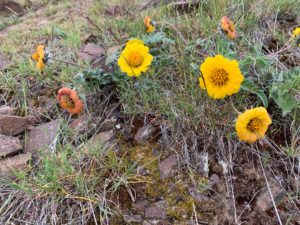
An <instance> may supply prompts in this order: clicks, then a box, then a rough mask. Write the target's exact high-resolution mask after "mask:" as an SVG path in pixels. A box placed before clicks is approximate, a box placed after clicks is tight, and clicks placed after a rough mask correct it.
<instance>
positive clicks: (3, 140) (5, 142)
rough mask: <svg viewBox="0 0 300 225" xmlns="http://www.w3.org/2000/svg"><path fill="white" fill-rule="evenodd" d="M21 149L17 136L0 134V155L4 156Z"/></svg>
mask: <svg viewBox="0 0 300 225" xmlns="http://www.w3.org/2000/svg"><path fill="white" fill-rule="evenodd" d="M21 150H22V146H21V143H20V140H19V138H17V137H11V136H5V135H1V134H0V157H6V156H8V155H11V154H15V153H18V152H19V151H21Z"/></svg>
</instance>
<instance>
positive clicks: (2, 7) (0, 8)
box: [0, 0, 24, 16]
mask: <svg viewBox="0 0 300 225" xmlns="http://www.w3.org/2000/svg"><path fill="white" fill-rule="evenodd" d="M14 14H17V15H23V14H24V9H23V7H22V5H21V4H20V3H18V2H17V1H14V0H1V1H0V15H6V16H8V15H14Z"/></svg>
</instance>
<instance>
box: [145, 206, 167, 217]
mask: <svg viewBox="0 0 300 225" xmlns="http://www.w3.org/2000/svg"><path fill="white" fill-rule="evenodd" d="M166 217H167V214H166V212H165V210H164V209H163V208H160V207H149V208H146V209H145V218H147V219H165V218H166Z"/></svg>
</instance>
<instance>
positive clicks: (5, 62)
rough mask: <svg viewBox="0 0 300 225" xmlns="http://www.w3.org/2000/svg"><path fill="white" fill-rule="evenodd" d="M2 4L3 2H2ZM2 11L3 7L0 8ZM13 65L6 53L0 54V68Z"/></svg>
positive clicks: (3, 68) (4, 68)
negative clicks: (5, 55)
mask: <svg viewBox="0 0 300 225" xmlns="http://www.w3.org/2000/svg"><path fill="white" fill-rule="evenodd" d="M0 4H1V3H0ZM0 11H1V9H0ZM11 65H12V62H11V61H9V60H8V59H6V58H5V57H4V55H2V54H0V70H6V69H8V68H9V67H10V66H11Z"/></svg>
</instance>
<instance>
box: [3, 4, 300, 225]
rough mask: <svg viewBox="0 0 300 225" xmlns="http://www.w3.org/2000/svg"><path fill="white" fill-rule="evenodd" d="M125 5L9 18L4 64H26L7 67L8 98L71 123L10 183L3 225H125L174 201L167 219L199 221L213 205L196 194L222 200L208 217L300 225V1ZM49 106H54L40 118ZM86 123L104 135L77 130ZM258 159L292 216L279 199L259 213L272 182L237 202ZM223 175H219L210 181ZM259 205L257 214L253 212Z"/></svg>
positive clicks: (44, 9) (25, 111)
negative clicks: (110, 142)
mask: <svg viewBox="0 0 300 225" xmlns="http://www.w3.org/2000/svg"><path fill="white" fill-rule="evenodd" d="M114 2H116V3H117V4H116V5H112V3H108V2H106V3H105V4H103V3H102V2H101V3H99V2H97V1H94V0H89V1H87V2H85V4H84V6H82V5H81V4H77V2H74V3H72V2H68V1H61V2H60V1H58V2H49V3H46V2H43V5H41V6H40V7H41V8H40V10H37V11H36V12H30V15H31V16H30V17H29V19H28V21H27V22H26V21H25V22H24V21H22V22H21V20H19V19H14V20H13V21H10V19H8V18H6V20H4V22H3V24H0V30H3V31H6V29H7V28H6V27H8V26H11V27H10V31H9V32H7V33H6V37H5V38H4V39H3V40H1V55H0V56H2V55H3V57H5V58H7V59H8V60H10V61H11V62H12V65H13V66H11V67H8V68H5V70H3V71H1V76H0V94H1V103H3V104H5V105H11V106H15V107H18V112H20V113H19V114H20V115H22V116H31V115H32V114H34V115H38V118H39V122H40V123H45V122H48V121H51V120H56V119H60V120H62V121H64V124H65V129H61V130H60V131H59V132H60V133H59V134H60V135H59V137H60V138H59V140H56V145H55V146H54V148H53V146H52V148H51V149H50V148H49V149H48V148H45V149H43V150H42V151H40V152H39V153H38V154H37V155H35V156H34V158H33V159H32V161H31V168H30V169H29V170H24V171H15V173H14V178H8V177H6V178H5V179H2V180H1V187H0V188H1V191H0V199H1V200H0V202H1V203H2V204H1V205H2V207H1V209H0V223H14V222H15V221H26V222H29V223H38V224H43V223H52V224H90V223H91V224H121V223H122V222H123V221H124V220H123V215H125V214H126V215H131V214H133V213H136V212H137V210H136V209H133V208H134V207H133V203H134V202H135V200H136V199H138V198H141V197H142V198H146V199H147V200H148V202H149V203H148V204H149V205H151V206H154V205H155V203H157V202H159V201H161V202H163V203H164V207H165V208H164V210H165V212H166V214H167V216H166V218H162V221H163V220H164V221H169V222H170V221H171V222H172V223H173V224H177V223H178V224H179V223H182V224H187V223H188V222H191V223H195V224H199V223H198V222H199V221H198V218H201V219H203V218H205V213H202V211H201V210H202V209H203V208H202V207H201V205H202V203H203V202H202V200H201V199H196V197H195V196H193V195H192V194H191V190H193V191H196V192H197V193H201V194H202V195H205V199H207V198H210V197H213V198H219V200H220V201H216V203H215V204H216V207H215V208H218V210H215V211H214V209H209V210H208V211H210V212H211V211H214V213H211V214H212V215H210V217H209V219H207V220H206V221H204V222H203V223H207V224H208V223H212V222H213V221H214V222H216V220H217V222H219V223H220V224H221V223H223V222H224V220H225V219H226V220H227V221H226V223H236V224H240V223H245V221H252V220H253V218H256V219H257V218H259V220H260V219H261V221H255V224H260V223H262V224H263V223H264V221H263V219H266V218H267V219H266V221H268V219H272V222H274V223H277V222H279V223H280V224H282V221H284V222H286V224H288V223H289V221H290V220H293V215H294V214H295V212H296V214H297V213H299V209H298V208H297V204H296V203H295V202H297V201H299V194H298V193H299V187H298V186H299V185H298V183H297V182H296V180H297V179H299V174H297V173H296V172H295V168H296V165H297V163H298V161H299V159H300V155H299V129H300V120H299V109H300V95H299V92H300V76H299V74H300V69H299V66H295V65H297V64H299V63H298V62H299V60H300V55H299V46H300V44H299V40H300V31H299V24H297V20H296V19H293V18H295V17H296V16H297V14H298V13H299V10H300V5H299V4H298V2H297V1H275V0H267V1H259V2H255V3H253V1H249V0H245V1H243V2H238V1H229V0H226V1H223V0H217V1H214V3H213V4H212V2H210V1H199V2H198V3H197V4H194V3H189V4H188V3H181V4H182V5H179V6H178V4H171V5H170V4H167V5H164V4H161V3H156V2H154V1H153V2H152V1H150V2H149V3H148V4H146V5H143V6H140V2H139V1H126V3H124V2H123V1H114ZM73 7H78V8H76V10H74V12H73V11H72V12H66V9H69V8H73ZM29 10H30V9H29ZM226 15H227V16H226ZM278 15H281V17H280V18H281V19H280V18H277V17H278ZM285 17H287V18H289V19H284V18H285ZM66 18H68V19H66ZM282 18H283V19H282ZM25 19H26V18H25ZM279 19H280V20H279ZM1 21H2V20H1ZM15 23H19V24H18V25H17V26H15V27H14V24H15ZM284 24H285V25H284ZM29 28H30V29H29ZM29 30H30V32H29ZM1 32H2V31H1ZM86 43H88V44H91V43H93V46H94V48H96V47H98V48H99V49H100V50H99V49H97V50H98V51H99V52H101V54H100V53H99V54H98V55H97V54H96V55H93V54H94V52H95V51H96V50H95V49H92V50H91V49H90V50H89V51H88V50H86V49H85V48H84V47H85V46H86ZM36 46H37V47H36ZM32 53H33V54H32ZM82 55H84V56H85V57H82ZM47 101H48V102H52V101H54V104H53V105H54V107H51V108H49V109H47V110H44V111H43V110H41V108H46V107H44V105H42V104H41V102H47ZM56 103H58V105H59V106H60V107H57V106H55V104H56ZM46 105H47V104H46ZM48 105H51V103H49V104H48ZM117 106H118V107H117ZM116 108H118V110H116ZM41 111H42V112H41ZM65 111H67V112H68V113H65ZM116 111H117V112H116ZM111 114H114V115H113V116H112V115H111ZM87 117H89V118H93V119H94V120H92V122H91V121H88V123H89V124H91V123H92V126H91V127H88V126H87V125H83V126H86V127H85V130H84V131H82V130H80V131H78V132H77V131H76V132H73V131H72V132H69V130H72V129H76V128H73V127H76V126H73V127H72V125H74V124H73V122H74V121H75V122H76V123H79V122H81V120H82V118H87ZM136 117H139V118H143V119H142V120H143V121H142V120H140V121H139V122H136V123H135V121H134V120H135V118H136ZM78 121H79V122H78ZM84 122H85V121H84ZM84 122H83V124H85V123H84ZM76 123H75V124H76ZM88 123H87V124H88ZM146 125H147V126H148V128H149V127H150V128H153V129H155V130H159V132H158V134H157V132H156V133H155V132H153V133H155V135H156V136H155V137H154V138H152V139H151V138H149V139H151V140H152V141H153V140H155V141H153V142H154V143H150V144H149V143H146V144H145V143H144V142H140V141H138V138H136V136H137V135H138V134H140V135H142V136H143V138H144V139H147V138H148V137H147V135H149V136H151V135H153V134H152V133H151V129H150V128H149V129H146V128H147V127H146V128H145V126H146ZM71 127H72V128H71ZM103 127H105V129H106V128H107V127H108V130H109V131H111V133H113V134H118V135H116V136H117V138H115V141H116V142H117V143H118V146H117V147H115V148H114V147H111V148H108V149H107V148H105V146H102V145H101V144H99V143H98V144H97V145H91V146H90V145H89V144H87V143H86V142H89V138H90V137H92V136H94V135H95V134H96V133H98V132H100V130H101V131H102V129H103ZM141 128H144V129H145V130H142V131H143V132H141V130H140V129H141ZM77 135H78V136H80V138H78V137H77ZM25 136H26V135H25ZM70 136H73V137H71V138H70ZM74 136H76V137H74ZM20 137H22V136H20ZM22 138H23V137H22ZM143 138H142V139H143ZM74 139H76V140H78V141H75V142H74V141H72V140H74ZM149 139H148V140H149ZM25 141H26V140H25ZM146 141H147V140H146ZM146 141H145V142H146ZM157 149H158V150H157ZM173 152H176V153H177V155H178V156H179V162H180V163H179V165H177V168H176V173H175V175H174V176H173V177H169V178H167V179H164V180H162V179H161V177H160V166H161V163H162V160H161V159H162V158H165V156H168V155H170V154H172V153H173ZM202 153H207V154H206V155H207V160H206V161H205V162H203V155H202ZM208 155H209V159H208ZM162 156H163V157H162ZM297 160H298V161H297ZM257 162H259V163H257ZM245 165H246V166H248V165H252V166H253V168H254V169H255V170H259V172H257V174H258V175H257V177H259V174H262V171H263V174H264V179H265V183H266V185H267V187H268V190H269V189H270V185H269V183H270V182H271V181H272V182H271V183H272V184H273V183H276V182H275V181H276V179H278V177H280V179H283V180H284V182H280V188H284V190H285V193H288V194H289V196H291V199H289V203H290V204H289V205H288V206H286V207H284V206H283V208H284V210H280V211H282V212H280V211H279V210H277V207H276V205H274V206H273V208H272V209H273V210H274V213H273V214H274V215H276V217H275V216H271V214H272V213H271V214H268V213H267V214H266V213H261V214H259V212H258V210H257V209H256V207H257V206H256V205H254V203H255V202H256V201H257V198H258V195H259V194H258V193H259V192H260V191H261V190H262V189H261V184H259V185H258V184H254V186H255V188H253V187H249V190H251V191H252V190H255V192H254V193H251V194H252V195H251V196H250V197H249V196H247V198H245V199H244V198H238V197H236V196H239V194H237V195H235V191H239V190H238V187H237V177H238V178H239V179H240V178H241V177H246V176H248V175H247V174H249V173H248V171H245V170H244V167H246V166H245ZM203 167H205V170H206V171H208V172H206V173H203V171H202V170H203ZM220 167H221V168H220ZM298 169H299V168H298ZM212 174H214V175H215V177H216V176H217V177H221V179H220V181H218V182H215V183H213V182H212V181H210V179H209V177H210V176H212ZM253 174H255V173H253ZM257 177H256V178H255V179H254V178H253V180H259V179H260V178H257ZM238 182H240V183H242V182H241V181H239V180H238ZM295 182H296V184H295ZM240 183H238V184H240ZM260 183H261V181H260ZM242 185H244V186H245V185H247V182H245V183H243V184H242ZM271 186H272V185H271ZM236 187H237V188H236ZM256 187H259V188H256ZM251 188H252V189H251ZM257 190H258V191H257ZM241 199H242V200H241ZM227 203H230V206H232V209H231V211H230V210H228V209H227V208H226V207H224V205H225V206H226V205H228V204H227ZM272 204H275V203H273V202H272ZM245 205H246V206H245ZM25 206H28V207H25ZM49 206H50V207H49ZM33 208H34V209H33ZM220 208H221V209H222V210H223V211H222V212H220ZM223 208H224V209H223ZM246 208H247V209H248V208H249V209H250V208H251V209H252V208H255V210H256V211H255V212H254V211H253V212H252V214H251V215H246V214H247V213H246V212H247V210H245V209H246ZM225 210H228V211H226V212H225ZM143 213H144V212H143ZM143 213H141V214H142V215H143ZM280 213H282V214H280ZM29 214H31V215H33V216H31V217H29V216H28V215H29ZM220 214H222V215H226V218H225V219H224V218H223V219H224V220H219V219H218V218H219V217H218V216H217V215H220ZM273 214H272V215H273ZM279 214H280V215H279ZM228 215H230V216H228ZM278 215H279V216H278ZM286 215H289V218H286V217H287V216H286ZM227 216H228V218H227ZM248 216H249V217H248ZM280 216H281V217H280ZM230 218H231V220H230ZM290 218H292V219H290ZM143 219H145V218H143ZM257 220H258V219H257ZM281 220H282V221H281Z"/></svg>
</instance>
